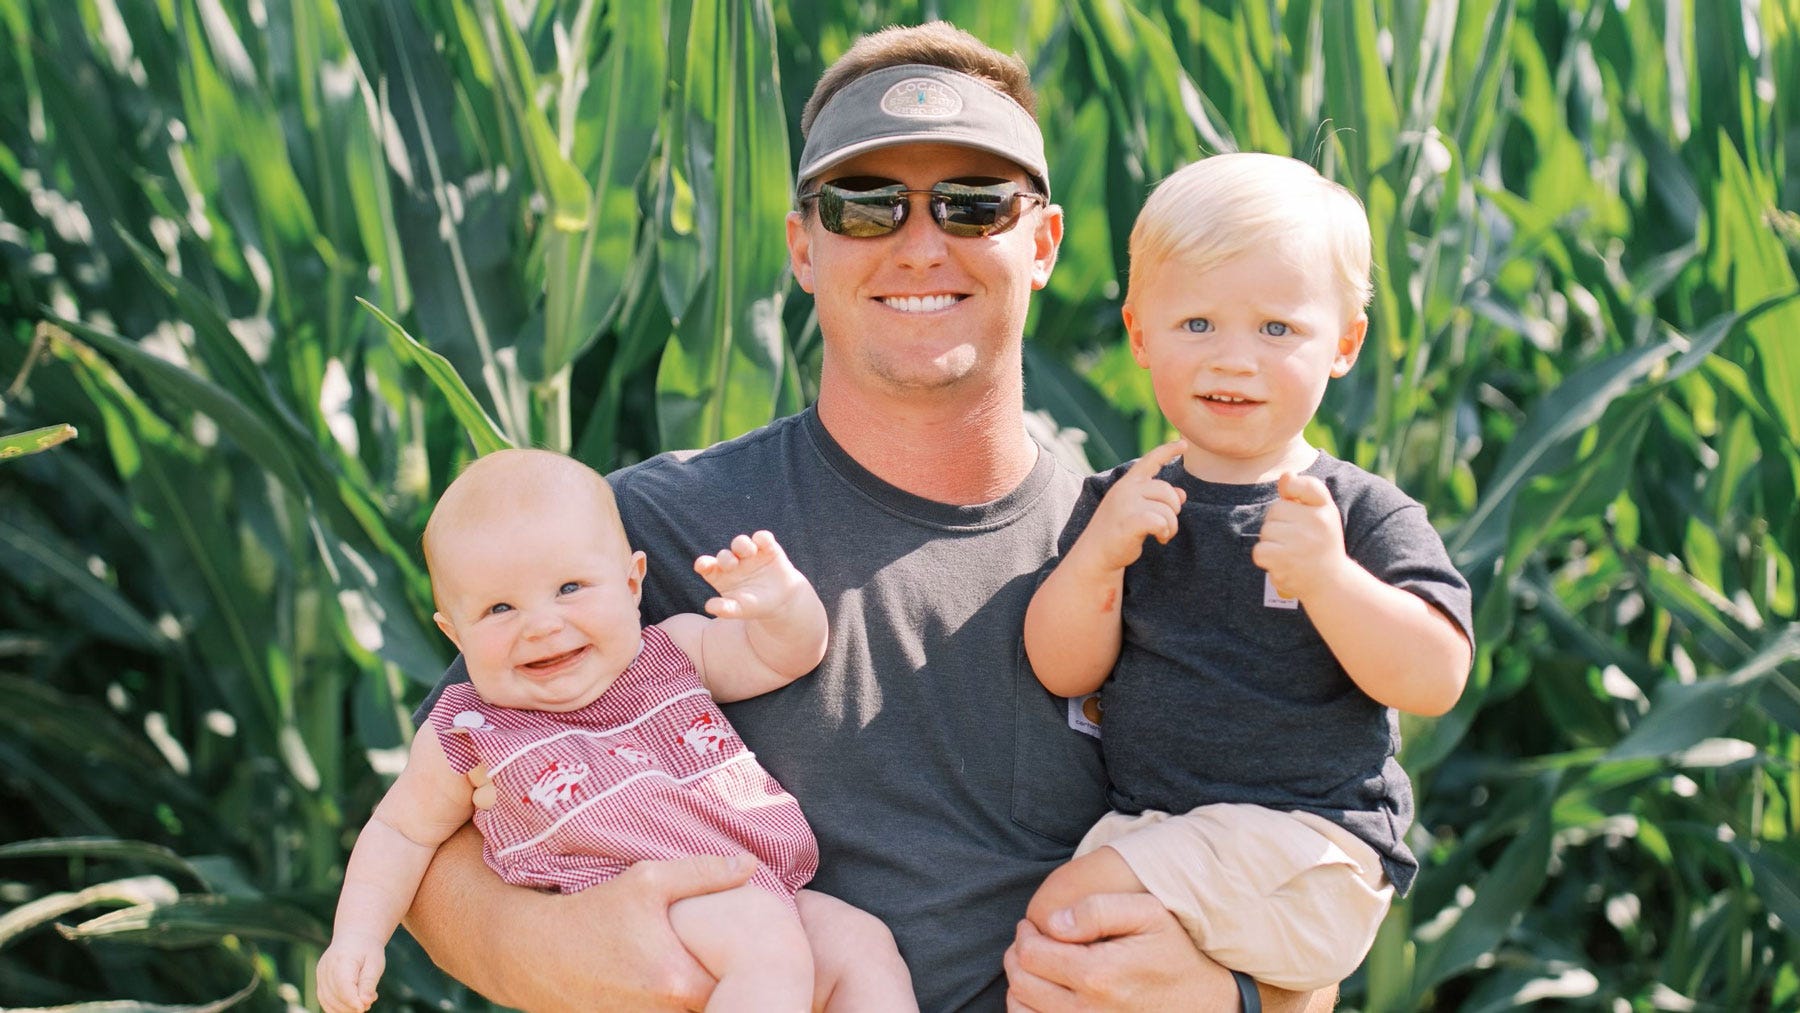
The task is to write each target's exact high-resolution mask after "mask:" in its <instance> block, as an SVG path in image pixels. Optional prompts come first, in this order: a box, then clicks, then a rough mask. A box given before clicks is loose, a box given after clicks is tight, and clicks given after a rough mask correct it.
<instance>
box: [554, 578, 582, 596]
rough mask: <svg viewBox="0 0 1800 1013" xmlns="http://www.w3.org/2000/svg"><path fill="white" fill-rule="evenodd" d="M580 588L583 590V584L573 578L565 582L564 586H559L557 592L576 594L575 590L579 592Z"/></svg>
mask: <svg viewBox="0 0 1800 1013" xmlns="http://www.w3.org/2000/svg"><path fill="white" fill-rule="evenodd" d="M579 590H581V585H580V584H579V583H577V582H575V581H572V580H571V581H568V582H567V583H565V584H563V586H561V587H559V588H557V589H556V593H557V594H574V593H575V592H577V591H579Z"/></svg>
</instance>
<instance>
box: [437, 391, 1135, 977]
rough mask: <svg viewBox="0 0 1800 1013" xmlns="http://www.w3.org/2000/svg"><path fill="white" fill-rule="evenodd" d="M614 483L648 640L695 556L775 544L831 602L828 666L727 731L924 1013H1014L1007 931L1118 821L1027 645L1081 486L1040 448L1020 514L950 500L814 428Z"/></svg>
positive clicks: (797, 419) (782, 423) (699, 600)
mask: <svg viewBox="0 0 1800 1013" xmlns="http://www.w3.org/2000/svg"><path fill="white" fill-rule="evenodd" d="M611 481H612V484H613V489H614V492H615V494H616V495H617V497H618V500H619V511H620V514H621V516H622V517H623V518H624V521H625V528H626V532H627V534H628V535H629V537H630V539H631V543H632V545H633V546H634V547H635V548H638V549H642V550H643V551H644V552H645V553H646V554H647V555H648V557H649V573H648V576H647V577H646V578H645V581H644V599H643V609H642V611H643V617H644V621H645V622H647V623H652V622H658V621H661V620H662V619H664V618H666V617H667V616H669V615H672V614H675V613H678V612H699V611H701V607H702V604H703V603H704V602H705V600H706V599H707V598H708V597H710V596H711V594H712V592H711V590H710V588H709V587H708V586H707V584H706V583H705V582H704V581H703V580H701V579H700V577H699V576H697V575H696V574H695V573H694V571H693V561H694V557H696V556H698V555H701V554H704V553H712V552H716V551H718V550H719V549H721V548H723V547H724V546H725V545H726V544H728V543H729V541H730V539H731V537H732V536H734V535H737V534H739V533H745V532H751V531H755V530H757V529H760V528H766V529H768V530H769V531H772V532H774V533H775V536H776V538H778V539H779V540H780V541H781V544H782V547H783V548H784V549H786V550H787V553H788V556H789V557H790V558H791V559H792V560H793V561H794V564H795V566H797V567H798V568H799V569H800V571H801V572H802V573H804V574H806V575H807V577H808V578H809V579H810V580H811V581H812V583H813V586H814V587H816V588H817V589H818V592H819V597H820V598H821V599H822V600H823V601H824V603H825V608H826V610H827V612H828V613H829V615H830V620H831V639H830V645H829V647H828V648H827V651H826V655H825V660H824V661H823V662H822V663H821V664H820V665H819V667H818V669H816V670H815V671H814V672H813V673H812V674H810V675H808V676H805V677H803V678H801V679H799V680H798V681H796V682H794V683H792V684H791V685H789V686H786V687H784V688H782V689H779V690H776V691H775V692H773V693H768V694H765V695H763V696H760V697H756V698H753V699H750V700H744V701H740V702H737V703H734V704H728V705H726V706H725V707H724V710H725V713H726V716H727V717H729V718H730V719H731V722H732V724H733V725H734V726H736V728H737V730H738V733H739V734H740V735H742V736H743V738H744V741H746V742H747V743H749V745H750V748H751V749H752V750H754V751H755V752H756V755H757V758H758V759H759V760H760V761H761V762H762V764H763V766H764V767H766V768H767V769H768V770H769V772H770V773H772V774H774V775H775V777H776V779H777V780H779V781H780V782H781V783H782V785H783V786H784V787H786V788H787V789H788V791H790V792H791V793H793V795H794V797H795V798H797V799H799V800H800V805H801V808H802V809H803V810H805V812H806V816H807V819H808V820H809V821H810V822H811V823H812V826H813V830H814V832H815V833H816V834H817V835H818V839H819V854H820V861H819V874H818V876H817V877H815V878H814V880H813V882H812V884H811V888H813V889H816V890H820V891H823V892H825V893H829V894H832V895H834V896H837V897H840V898H842V899H844V900H846V901H848V902H849V903H851V904H854V905H856V906H857V907H860V908H862V909H864V910H866V911H869V912H870V913H872V914H874V915H875V916H877V917H879V918H881V919H882V920H883V921H884V922H886V923H887V925H888V927H889V928H891V929H892V930H893V932H894V936H895V938H896V939H897V940H898V942H899V945H900V952H901V953H902V955H904V956H905V957H906V960H907V962H908V964H909V965H910V966H911V968H912V973H913V984H914V986H915V987H916V989H917V991H918V997H919V1004H920V1006H921V1008H922V1009H924V1010H927V1011H936V1010H959V1009H971V1010H977V1009H978V1010H1000V1009H1003V1008H1004V994H1005V981H1004V973H1003V971H1002V970H1001V967H1000V954H1001V951H1002V950H1004V949H1005V948H1006V946H1007V944H1008V943H1009V942H1010V941H1011V938H1012V933H1013V927H1014V925H1015V924H1016V923H1017V921H1018V919H1019V918H1021V917H1023V916H1024V913H1025V905H1026V903H1027V901H1029V900H1030V898H1031V894H1032V892H1033V891H1034V890H1035V889H1036V888H1037V886H1038V884H1039V883H1041V882H1042V881H1043V879H1044V877H1045V876H1046V875H1048V874H1049V873H1050V872H1051V870H1053V869H1055V868H1056V866H1057V865H1059V864H1061V863H1062V862H1063V861H1065V860H1067V859H1068V857H1069V854H1070V852H1071V850H1072V848H1073V845H1074V844H1075V842H1077V841H1078V840H1079V839H1080V837H1081V835H1082V834H1083V833H1084V832H1085V831H1086V830H1087V828H1088V827H1089V826H1090V825H1091V824H1092V823H1093V822H1094V821H1095V820H1097V819H1098V818H1099V817H1100V815H1101V813H1103V812H1104V811H1105V795H1104V791H1105V776H1104V774H1103V773H1102V771H1101V766H1100V757H1099V749H1098V744H1097V743H1096V742H1095V741H1094V740H1093V739H1092V738H1089V737H1088V736H1086V735H1083V734H1081V733H1080V732H1077V731H1075V730H1073V729H1071V728H1070V726H1069V723H1068V718H1067V708H1066V706H1065V704H1064V701H1062V700H1060V699H1058V698H1057V697H1054V696H1052V695H1051V694H1049V693H1048V692H1046V691H1045V690H1044V689H1043V687H1041V686H1040V685H1039V684H1038V682H1037V680H1036V678H1035V677H1034V676H1033V675H1032V674H1031V672H1030V670H1029V669H1028V668H1027V667H1026V665H1025V662H1024V652H1023V649H1022V646H1021V643H1020V631H1021V630H1022V628H1023V625H1024V616H1025V606H1026V605H1027V603H1029V601H1030V600H1031V593H1032V591H1033V590H1034V588H1035V587H1036V575H1037V573H1038V571H1039V570H1040V569H1041V568H1042V566H1043V565H1044V564H1045V562H1046V561H1047V560H1049V559H1050V558H1051V557H1052V555H1053V554H1054V552H1055V548H1056V537H1057V535H1058V533H1059V532H1060V531H1061V530H1062V527H1063V523H1064V521H1065V520H1066V519H1067V517H1068V515H1069V510H1070V508H1071V506H1072V505H1073V504H1074V502H1075V497H1076V495H1077V493H1078V492H1079V489H1080V482H1081V479H1080V477H1079V476H1078V475H1076V474H1075V473H1074V472H1072V471H1070V470H1068V469H1067V468H1066V467H1064V466H1063V465H1061V464H1059V463H1058V462H1057V461H1056V460H1055V458H1054V457H1053V455H1051V454H1050V453H1048V452H1047V451H1043V450H1041V449H1040V451H1039V453H1038V460H1037V464H1036V466H1035V467H1034V468H1033V469H1032V471H1031V474H1030V475H1029V476H1028V477H1027V478H1026V479H1025V481H1024V482H1022V483H1021V484H1020V485H1019V487H1018V488H1017V489H1015V490H1013V491H1012V492H1011V493H1009V494H1007V495H1006V496H1004V497H1002V498H1000V499H998V500H995V501H994V502H992V503H987V504H982V505H979V506H950V505H947V504H943V503H937V502H933V501H931V500H926V499H922V498H920V497H917V496H913V495H910V494H908V493H906V492H903V491H901V490H899V489H897V488H895V487H893V486H891V485H889V484H887V483H886V482H883V481H881V480H880V479H878V478H876V477H875V476H874V475H872V474H870V473H869V472H868V471H867V470H866V469H864V468H863V467H862V466H860V465H858V464H857V463H856V462H855V461H854V460H852V459H851V458H850V456H849V455H848V454H847V453H845V452H844V450H843V449H842V448H841V447H839V446H838V445H837V444H836V443H835V442H834V441H833V440H832V439H831V437H830V435H829V434H827V433H826V431H825V428H824V426H823V425H822V424H821V423H820V422H819V419H818V416H817V414H816V413H815V412H814V411H813V410H811V409H808V410H807V411H805V412H802V413H801V414H799V415H796V416H792V417H789V418H785V419H781V420H779V421H777V422H774V423H772V424H770V425H769V426H766V427H764V428H763V429H760V430H757V431H756V432H753V433H750V434H748V435H746V436H743V437H740V438H738V439H735V440H731V441H729V442H726V443H722V444H719V445H717V446H715V447H712V448H710V449H708V450H705V451H702V452H700V453H698V454H693V455H680V456H677V455H669V454H665V455H662V456H660V457H656V458H653V459H651V460H649V461H645V462H644V463H642V464H639V465H635V466H633V467H630V468H626V469H624V470H623V471H620V472H618V473H616V474H614V475H612V476H611ZM458 677H462V669H461V661H460V659H459V660H458V663H457V665H456V666H454V667H453V668H452V670H451V672H450V673H449V674H447V675H446V679H451V678H458Z"/></svg>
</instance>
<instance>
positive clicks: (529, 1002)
mask: <svg viewBox="0 0 1800 1013" xmlns="http://www.w3.org/2000/svg"><path fill="white" fill-rule="evenodd" d="M755 869H756V862H755V860H754V859H753V858H751V857H750V856H749V855H738V856H734V857H731V858H722V857H717V856H711V855H702V856H697V857H693V858H683V859H678V860H673V861H663V862H639V863H637V864H636V865H633V866H632V867H631V868H629V869H627V870H626V871H625V872H623V873H621V874H620V875H618V876H617V877H615V878H613V879H610V880H608V881H606V882H604V883H600V884H598V885H596V886H592V887H589V888H588V889H586V890H583V891H581V892H580V893H575V894H567V895H563V894H547V893H542V892H540V891H537V890H527V889H525V888H523V887H516V886H508V885H506V884H505V883H502V882H501V881H500V880H499V878H498V877H496V876H495V875H494V873H493V871H492V870H490V869H489V868H488V867H487V866H486V865H485V864H484V863H483V862H482V859H481V837H480V835H479V834H478V833H476V832H475V829H474V828H473V827H465V828H464V829H463V830H462V831H459V832H458V833H457V834H456V835H455V836H453V837H451V838H450V840H449V841H447V842H445V844H444V846H443V847H441V848H440V849H439V850H438V855H437V857H436V859H435V860H434V861H433V862H432V866H431V871H430V872H429V873H428V874H427V875H426V878H425V882H424V884H423V885H422V886H421V887H420V890H419V893H418V896H417V897H416V898H415V899H414V902H413V909H412V911H411V912H409V913H408V915H407V918H406V928H407V930H408V931H409V932H411V933H412V935H413V937H414V938H416V939H417V940H418V941H419V942H420V944H421V945H423V946H424V947H425V951H426V952H427V953H429V954H430V955H431V959H432V960H433V961H434V962H436V963H437V965H438V966H439V967H442V968H443V969H444V970H445V971H447V972H449V973H450V974H451V975H453V976H454V977H456V978H457V979H458V980H460V981H462V982H463V983H465V984H467V985H468V986H469V987H470V988H473V989H475V990H476V991H477V992H480V993H481V994H482V995H484V996H487V997H488V998H490V999H492V1000H494V1001H495V1002H498V1003H501V1004H503V1005H506V1006H511V1007H514V1008H516V1009H529V1010H532V1011H533V1013H558V1011H564V1010H566V1011H570V1013H575V1011H586V1010H593V1009H630V1010H650V1011H670V1013H673V1011H677V1010H696V1009H700V1008H702V1007H704V1006H705V1005H706V1000H707V998H708V997H709V996H711V995H712V989H713V984H714V982H713V979H712V977H711V976H710V975H708V974H707V973H706V970H705V969H704V968H702V967H701V966H700V964H699V962H698V961H696V960H695V959H694V958H693V957H692V956H691V955H690V954H689V953H688V951H687V950H686V948H684V947H683V946H682V945H681V941H680V939H678V938H677V937H676V935H675V930H674V929H673V928H672V927H671V926H670V925H669V907H670V905H672V904H674V903H675V902H676V901H678V900H683V899H686V898H688V897H693V896H698V895H700V894H704V893H716V892H718V891H720V890H729V889H731V888H732V887H734V886H739V885H741V884H743V883H745V882H747V881H748V880H749V878H750V874H751V873H752V872H754V871H755Z"/></svg>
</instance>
